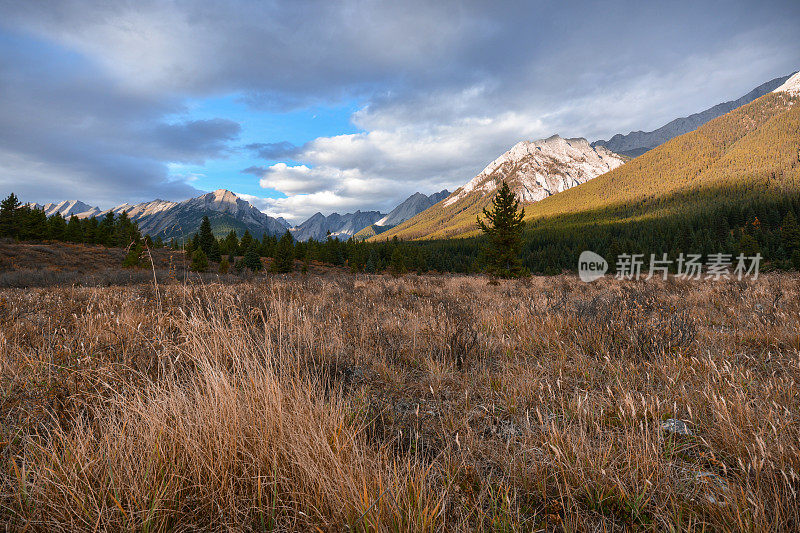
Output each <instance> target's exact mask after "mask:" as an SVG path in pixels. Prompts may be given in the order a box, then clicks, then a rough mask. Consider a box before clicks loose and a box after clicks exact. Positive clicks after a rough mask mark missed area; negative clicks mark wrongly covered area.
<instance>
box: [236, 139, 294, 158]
mask: <svg viewBox="0 0 800 533" xmlns="http://www.w3.org/2000/svg"><path fill="white" fill-rule="evenodd" d="M244 148H245V149H246V150H249V151H250V152H252V153H254V154H255V155H256V157H258V158H260V159H270V160H275V159H285V158H289V157H292V155H294V154H295V153H297V147H296V146H295V145H294V144H292V143H290V142H288V141H281V142H276V143H251V144H247V145H245V147H244Z"/></svg>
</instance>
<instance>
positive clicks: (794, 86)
mask: <svg viewBox="0 0 800 533" xmlns="http://www.w3.org/2000/svg"><path fill="white" fill-rule="evenodd" d="M772 92H774V93H780V92H784V93H789V94H791V95H794V96H800V72H795V73H794V74H793V75H792V76H791V77H790V78H789V79H788V80H786V81H785V82H784V83H783V85H781V86H780V87H778V88H777V89H775V90H774V91H772Z"/></svg>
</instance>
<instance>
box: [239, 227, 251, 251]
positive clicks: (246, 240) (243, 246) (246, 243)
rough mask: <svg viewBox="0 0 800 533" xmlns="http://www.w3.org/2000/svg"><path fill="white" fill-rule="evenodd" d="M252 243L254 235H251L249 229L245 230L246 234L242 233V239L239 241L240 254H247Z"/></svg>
mask: <svg viewBox="0 0 800 533" xmlns="http://www.w3.org/2000/svg"><path fill="white" fill-rule="evenodd" d="M251 244H253V236H252V235H250V232H249V231H247V230H244V235H242V240H241V242H240V243H239V255H244V254H246V253H247V251H248V250H249V249H250V245H251Z"/></svg>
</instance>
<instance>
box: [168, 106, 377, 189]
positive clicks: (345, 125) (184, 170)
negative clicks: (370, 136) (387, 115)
mask: <svg viewBox="0 0 800 533" xmlns="http://www.w3.org/2000/svg"><path fill="white" fill-rule="evenodd" d="M362 106H363V104H360V103H359V102H357V101H346V102H341V103H337V104H335V105H331V106H319V105H316V106H312V107H308V108H300V109H294V110H291V111H283V112H274V111H269V110H258V111H256V112H254V110H253V109H252V107H251V106H250V105H248V103H247V102H246V98H245V96H243V95H241V94H229V95H226V96H220V97H214V98H205V99H193V100H190V101H188V102H187V104H186V107H187V109H186V111H185V112H182V113H178V114H175V115H174V116H172V117H168V118H167V120H170V119H171V120H173V121H181V120H186V119H187V118H188V119H191V120H207V119H213V118H216V117H225V118H227V119H230V120H233V121H235V122H238V123H239V125H240V126H241V133H240V134H239V139H238V141H239V143H240V145H241V146H242V147H243V146H248V145H253V144H260V143H289V144H291V145H293V146H302V145H304V144H305V143H307V142H310V141H313V140H314V139H316V138H317V137H328V136H333V135H349V134H354V133H358V132H360V131H361V130H359V128H357V127H356V126H355V125H353V124H352V122H351V121H350V117H351V116H352V115H353V113H355V112H356V111H357V110H358V109H359V108H361V107H362ZM242 147H237V148H232V149H231V150H230V152H229V153H228V154H226V155H225V157H223V158H219V159H213V160H209V161H206V162H205V163H203V164H191V163H175V164H172V165H170V172H171V174H172V175H173V176H174V177H175V178H176V179H181V178H188V179H190V180H191V183H192V185H194V186H195V187H197V188H199V189H203V190H214V189H218V188H226V189H230V190H233V191H236V192H239V193H245V194H249V195H253V196H263V197H266V198H285V197H286V195H285V194H283V193H282V192H280V191H277V190H275V189H272V188H262V187H261V186H260V185H259V183H258V180H254V179H253V176H252V174H247V173H243V172H242V171H243V170H245V169H247V168H251V167H258V166H270V165H273V164H275V163H279V162H284V163H290V164H297V163H298V162H297V161H295V160H293V159H292V158H291V157H283V158H278V159H265V158H261V157H258V155H257V154H254V153H253V151H252V150H248V149H246V148H242Z"/></svg>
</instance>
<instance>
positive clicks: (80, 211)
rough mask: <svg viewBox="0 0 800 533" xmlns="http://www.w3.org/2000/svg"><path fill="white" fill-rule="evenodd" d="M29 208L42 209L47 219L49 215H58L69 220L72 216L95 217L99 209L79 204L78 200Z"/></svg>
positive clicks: (32, 205)
mask: <svg viewBox="0 0 800 533" xmlns="http://www.w3.org/2000/svg"><path fill="white" fill-rule="evenodd" d="M30 205H31V207H34V208H36V209H43V210H44V214H45V215H47V216H48V217H49V216H51V215H55V214H56V213H58V214H59V215H61V216H62V217H64V218H69V217H71V216H72V215H82V216H95V215H97V214H99V213H100V212H101V211H100V208H98V207H92V206H90V205H88V204H85V203H83V202H81V201H80V200H64V201H63V202H59V203H57V204H56V203H52V202H51V203H49V204H44V205H39V204H30Z"/></svg>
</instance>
